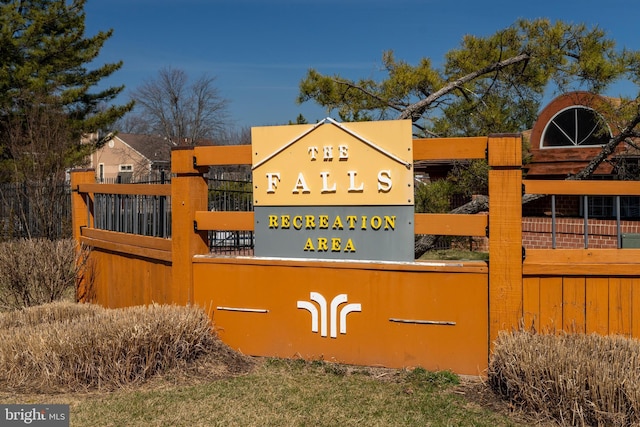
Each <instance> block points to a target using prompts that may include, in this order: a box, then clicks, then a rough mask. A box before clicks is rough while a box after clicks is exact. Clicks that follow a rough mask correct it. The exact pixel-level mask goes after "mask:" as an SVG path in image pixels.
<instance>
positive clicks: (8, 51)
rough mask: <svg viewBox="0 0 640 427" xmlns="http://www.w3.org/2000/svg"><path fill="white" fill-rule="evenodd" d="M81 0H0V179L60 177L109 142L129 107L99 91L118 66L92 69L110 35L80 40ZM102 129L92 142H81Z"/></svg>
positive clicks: (102, 33)
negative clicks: (0, 163) (108, 135)
mask: <svg viewBox="0 0 640 427" xmlns="http://www.w3.org/2000/svg"><path fill="white" fill-rule="evenodd" d="M85 3H86V0H72V1H69V0H0V149H1V150H2V151H1V152H0V154H1V155H2V158H3V160H4V163H3V166H4V167H2V168H1V169H2V173H3V176H0V179H4V180H7V179H24V178H33V176H32V174H35V173H36V172H38V173H39V174H40V175H47V174H48V175H51V174H59V173H60V172H61V171H64V169H65V168H68V167H70V166H74V165H78V164H79V162H81V160H82V159H83V158H84V157H86V155H87V154H88V152H90V151H91V150H93V149H96V148H98V147H100V146H101V145H102V144H104V143H105V142H106V131H108V130H109V127H110V125H112V124H113V123H114V122H115V121H116V120H117V119H118V118H120V117H122V116H123V115H124V114H125V113H126V112H127V111H129V110H130V109H131V108H132V104H126V105H113V104H111V105H109V102H110V101H113V100H114V99H115V98H116V96H117V95H118V94H119V93H121V92H122V90H123V89H124V86H116V87H109V88H107V89H101V90H97V89H96V86H97V85H98V83H99V82H100V81H101V80H102V79H104V78H105V77H108V76H110V75H111V74H112V73H114V72H115V71H116V70H118V69H119V68H120V67H121V66H122V62H121V61H120V62H117V63H110V64H104V65H102V66H98V67H97V68H94V69H90V68H89V66H93V65H94V64H93V61H94V60H95V59H96V58H97V56H98V54H99V53H100V49H101V48H102V46H103V45H104V43H105V42H106V41H107V40H108V39H109V37H110V36H111V35H112V30H109V31H100V32H98V33H97V34H95V35H94V36H91V37H87V36H85V12H84V6H85ZM98 131H105V132H103V133H102V135H103V137H102V138H98V139H97V140H93V141H92V142H91V143H89V144H86V143H85V144H81V143H80V141H81V138H83V137H86V136H87V135H88V134H89V133H94V132H98Z"/></svg>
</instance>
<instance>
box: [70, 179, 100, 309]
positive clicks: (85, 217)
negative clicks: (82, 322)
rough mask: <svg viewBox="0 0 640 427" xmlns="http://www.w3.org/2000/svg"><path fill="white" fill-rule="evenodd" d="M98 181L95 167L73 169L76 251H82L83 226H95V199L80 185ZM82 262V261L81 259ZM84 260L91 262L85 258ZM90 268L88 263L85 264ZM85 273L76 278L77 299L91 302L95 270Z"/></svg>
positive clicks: (72, 191) (72, 207)
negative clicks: (85, 192)
mask: <svg viewBox="0 0 640 427" xmlns="http://www.w3.org/2000/svg"><path fill="white" fill-rule="evenodd" d="M95 181H96V174H95V169H76V170H73V171H71V229H72V233H73V234H72V236H73V240H75V242H76V251H77V253H80V251H81V247H80V237H81V236H82V227H91V226H93V220H94V217H93V209H92V207H93V199H92V198H91V197H89V196H88V195H87V194H80V193H79V192H78V186H79V185H80V184H93V183H94V182H95ZM80 262H82V261H80ZM84 262H89V260H85V261H84ZM85 268H86V269H88V268H89V267H88V265H87V266H85ZM84 273H85V274H82V275H81V276H79V277H77V279H76V301H81V302H91V301H90V300H91V297H90V295H89V294H90V292H89V291H90V289H89V288H90V287H91V286H90V285H89V284H90V283H92V280H93V278H92V277H91V274H92V273H93V271H88V270H85V272H84Z"/></svg>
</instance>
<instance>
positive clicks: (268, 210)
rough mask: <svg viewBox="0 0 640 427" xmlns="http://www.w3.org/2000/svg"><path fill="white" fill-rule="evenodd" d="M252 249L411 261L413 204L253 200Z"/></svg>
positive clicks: (282, 254) (282, 253) (294, 255)
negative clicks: (293, 203)
mask: <svg viewBox="0 0 640 427" xmlns="http://www.w3.org/2000/svg"><path fill="white" fill-rule="evenodd" d="M254 215H255V239H256V241H255V252H254V253H255V255H256V256H264V257H284V258H317V259H345V260H372V261H413V260H414V256H413V255H414V251H413V241H414V234H413V218H414V210H413V206H260V207H259V206H256V207H255V208H254Z"/></svg>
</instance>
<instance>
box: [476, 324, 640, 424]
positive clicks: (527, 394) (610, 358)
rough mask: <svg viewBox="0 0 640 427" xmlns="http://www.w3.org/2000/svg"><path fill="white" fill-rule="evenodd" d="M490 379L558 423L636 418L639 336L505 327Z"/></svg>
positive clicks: (526, 406) (637, 420)
mask: <svg viewBox="0 0 640 427" xmlns="http://www.w3.org/2000/svg"><path fill="white" fill-rule="evenodd" d="M488 381H489V384H490V385H491V386H492V388H493V389H494V390H495V391H496V392H497V393H498V394H500V395H501V396H502V397H504V398H506V399H508V400H509V401H510V402H511V403H513V404H514V405H516V406H519V407H522V408H524V409H526V410H529V411H533V412H536V413H538V414H540V415H546V416H547V417H549V418H553V419H555V420H556V421H557V422H559V423H560V424H562V425H606V426H615V425H618V426H627V425H638V424H640V342H639V341H637V340H633V339H628V338H625V337H621V336H600V335H595V334H593V335H585V334H564V333H562V334H558V335H547V334H540V335H539V334H535V333H530V332H522V331H521V332H513V333H506V332H503V333H501V334H500V335H499V337H498V340H497V341H496V343H495V350H494V354H493V356H492V360H491V362H490V364H489V371H488Z"/></svg>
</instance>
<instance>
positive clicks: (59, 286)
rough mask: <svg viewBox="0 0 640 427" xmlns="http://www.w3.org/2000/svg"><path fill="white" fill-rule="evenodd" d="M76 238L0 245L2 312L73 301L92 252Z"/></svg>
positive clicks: (0, 297)
mask: <svg viewBox="0 0 640 427" xmlns="http://www.w3.org/2000/svg"><path fill="white" fill-rule="evenodd" d="M76 246H77V243H76V242H75V241H74V240H73V239H63V240H56V241H52V240H48V239H20V240H13V241H9V242H2V243H0V310H15V309H19V308H22V307H31V306H37V305H41V304H46V303H50V302H53V301H59V300H62V299H73V296H74V292H75V285H76V281H77V279H78V277H83V275H84V274H83V273H84V272H85V268H88V267H89V264H88V260H89V258H88V254H89V249H87V248H83V249H82V250H80V251H76Z"/></svg>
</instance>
